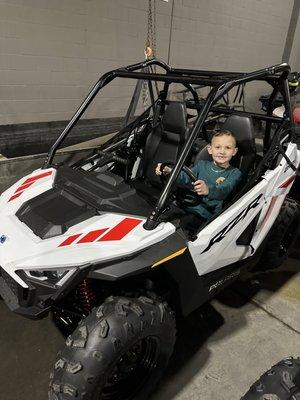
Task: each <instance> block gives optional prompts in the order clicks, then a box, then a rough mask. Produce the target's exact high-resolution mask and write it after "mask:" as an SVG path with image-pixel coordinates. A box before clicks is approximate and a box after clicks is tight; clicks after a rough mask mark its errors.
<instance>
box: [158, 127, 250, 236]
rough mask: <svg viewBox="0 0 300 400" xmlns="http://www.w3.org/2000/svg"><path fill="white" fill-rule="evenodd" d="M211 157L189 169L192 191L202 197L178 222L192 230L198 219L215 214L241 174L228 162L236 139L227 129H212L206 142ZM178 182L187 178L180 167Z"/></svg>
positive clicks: (234, 150) (167, 169)
mask: <svg viewBox="0 0 300 400" xmlns="http://www.w3.org/2000/svg"><path fill="white" fill-rule="evenodd" d="M207 150H208V153H209V154H210V155H211V156H212V161H203V160H201V161H199V162H198V163H197V164H196V165H195V166H194V167H193V168H192V171H193V172H194V174H195V175H196V176H197V178H198V179H197V180H196V181H195V182H192V184H193V186H194V190H195V192H196V193H197V194H198V195H199V196H202V201H201V203H200V204H199V205H197V206H194V207H187V208H186V210H187V211H188V212H189V213H190V214H186V215H184V216H183V217H182V218H181V226H182V227H183V228H184V229H187V230H188V231H190V232H192V233H195V232H196V231H197V229H198V228H199V226H200V225H201V223H203V222H205V221H206V220H208V219H210V218H211V217H212V216H213V215H215V214H218V213H219V212H220V211H221V209H222V205H223V200H225V199H226V197H227V196H228V195H229V194H230V193H231V192H232V190H233V189H234V188H235V187H236V185H237V184H238V182H239V181H240V179H241V177H242V173H241V171H240V170H239V169H238V168H234V167H232V166H231V165H230V160H231V158H232V157H233V156H234V155H235V154H236V153H237V151H238V149H237V147H236V140H235V137H234V135H233V134H232V133H231V132H229V131H225V130H224V131H220V132H215V133H214V134H213V136H212V139H211V143H210V144H209V145H208V146H207ZM160 165H161V164H157V167H156V169H155V173H156V175H161V171H160ZM170 172H171V168H169V167H165V168H164V170H163V174H164V175H168V174H170ZM177 182H178V183H179V184H188V183H190V182H191V180H190V178H189V177H188V176H187V174H186V173H185V172H183V171H181V172H180V174H179V176H178V179H177Z"/></svg>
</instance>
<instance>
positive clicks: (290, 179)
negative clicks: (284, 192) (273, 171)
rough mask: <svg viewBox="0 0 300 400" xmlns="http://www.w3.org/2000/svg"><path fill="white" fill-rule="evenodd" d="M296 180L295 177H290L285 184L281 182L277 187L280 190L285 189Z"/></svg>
mask: <svg viewBox="0 0 300 400" xmlns="http://www.w3.org/2000/svg"><path fill="white" fill-rule="evenodd" d="M295 178H296V175H292V176H290V177H289V179H287V180H286V181H285V182H283V183H282V184H281V185H280V186H279V187H280V188H287V187H288V186H289V185H290V184H291V183H292V182H294V180H295Z"/></svg>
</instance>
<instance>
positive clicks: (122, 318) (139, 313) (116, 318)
mask: <svg viewBox="0 0 300 400" xmlns="http://www.w3.org/2000/svg"><path fill="white" fill-rule="evenodd" d="M174 342H175V320H174V316H173V313H172V312H171V311H170V309H169V308H168V306H167V305H166V304H165V303H161V302H158V301H154V300H152V299H149V298H145V297H140V298H138V299H131V298H125V297H111V298H108V299H107V300H106V301H105V302H104V303H103V304H102V305H101V306H100V307H99V308H98V309H94V310H93V311H92V312H91V314H90V315H89V316H88V317H87V318H85V319H84V320H83V322H82V323H81V324H80V325H79V326H78V328H77V329H76V330H75V331H74V333H73V334H72V335H71V336H69V338H68V339H67V341H66V347H65V349H64V350H63V351H62V352H61V354H59V357H58V359H57V361H56V363H55V368H54V372H53V374H52V375H51V383H50V392H49V399H50V400H71V399H82V400H129V399H131V400H142V399H147V398H148V396H149V395H150V393H151V392H152V391H153V389H154V388H155V386H156V384H157V383H158V381H159V379H160V377H161V375H162V373H163V370H164V369H165V367H166V366H167V363H168V360H169V357H170V356H171V354H172V351H173V346H174Z"/></svg>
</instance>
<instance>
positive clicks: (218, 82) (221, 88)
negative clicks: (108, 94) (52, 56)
mask: <svg viewBox="0 0 300 400" xmlns="http://www.w3.org/2000/svg"><path fill="white" fill-rule="evenodd" d="M150 65H157V66H159V67H161V68H162V69H164V70H165V71H166V74H158V73H150V72H136V70H139V69H145V68H146V67H148V66H150ZM289 72H290V67H289V65H288V64H286V63H282V64H278V65H274V66H271V67H268V68H265V69H261V70H257V71H254V72H251V73H235V72H220V71H201V70H199V71H196V70H188V69H173V68H171V67H170V66H169V65H167V64H166V63H164V62H163V61H159V60H156V59H152V60H146V61H143V62H141V63H138V64H132V65H129V66H127V67H124V68H119V69H116V70H113V71H110V72H107V73H106V74H104V75H103V76H102V77H101V78H100V79H99V80H98V82H97V83H96V84H95V85H94V87H93V88H92V90H91V91H90V93H89V94H88V95H87V97H86V98H85V100H84V101H83V103H82V104H81V106H80V107H79V108H78V110H77V111H76V112H75V114H74V116H73V117H72V119H71V120H70V122H69V123H68V125H67V126H66V128H65V129H64V131H63V132H62V133H61V135H60V136H59V138H58V139H57V140H56V142H55V143H54V145H53V146H52V147H51V149H50V151H49V153H48V155H47V158H46V160H45V163H44V166H43V168H48V167H49V166H50V165H51V163H52V161H53V157H54V155H55V152H56V150H57V148H58V147H59V146H60V144H61V143H62V142H63V141H64V140H65V138H66V137H67V135H68V134H69V132H70V130H71V129H72V128H73V126H74V124H75V123H76V122H77V121H78V119H79V118H80V117H81V116H82V114H83V113H84V111H85V110H86V108H87V107H88V106H89V104H90V103H91V102H92V100H93V99H94V97H95V96H96V94H97V93H98V92H99V90H100V89H101V88H103V87H104V86H106V85H107V84H108V83H109V82H111V81H112V80H113V79H115V78H117V77H121V78H134V79H142V80H148V81H149V82H150V81H162V82H165V88H166V87H168V85H169V84H170V83H173V82H174V83H175V82H177V83H182V84H184V85H185V86H186V87H189V88H190V86H189V85H191V84H200V85H201V84H202V85H205V86H210V87H212V89H211V91H210V93H209V95H208V96H207V98H206V102H205V103H204V105H203V108H202V109H201V111H200V113H199V115H198V117H197V119H196V122H195V124H194V127H193V129H192V131H191V133H190V135H189V137H188V140H187V142H186V143H185V146H184V148H183V149H182V152H181V154H180V156H179V159H178V162H177V164H176V165H175V167H174V169H173V171H172V173H171V175H170V178H169V180H168V182H167V184H166V187H165V188H164V190H163V192H162V194H161V196H160V198H159V200H158V202H157V204H156V206H155V208H154V210H153V211H152V213H151V215H150V216H149V217H148V218H147V221H146V222H145V224H144V228H145V229H148V230H151V229H154V228H155V227H156V225H157V223H158V219H159V215H160V213H161V211H162V210H163V209H164V207H165V204H166V201H167V199H168V198H169V195H170V192H171V190H172V188H173V186H174V184H175V181H176V179H177V177H178V174H179V172H180V171H181V169H182V167H183V165H184V162H185V159H186V157H187V155H188V154H189V152H190V150H191V147H192V145H193V143H194V141H195V139H196V138H197V136H198V132H199V131H200V129H201V127H202V125H203V124H204V122H205V120H206V117H207V115H208V113H209V111H210V110H211V108H212V106H213V105H214V103H216V102H217V101H218V100H219V99H220V98H221V97H223V96H224V95H225V94H226V93H228V92H229V91H230V90H231V89H232V88H233V87H234V86H237V85H240V84H243V83H247V82H249V81H252V80H261V79H265V80H266V81H268V82H269V83H270V84H272V83H273V87H274V92H275V91H277V90H278V89H279V87H280V86H281V87H280V89H281V91H282V92H283V95H284V99H285V102H286V106H287V115H288V117H289V118H290V116H291V102H290V98H289V91H288V83H287V81H286V78H287V75H288V73H289ZM278 74H280V75H279V76H278ZM276 81H277V82H276ZM275 82H276V83H277V84H278V86H277V85H275V84H274V83H275ZM282 84H283V85H282ZM276 86H277V87H276ZM280 89H279V90H280ZM194 92H195V91H194ZM192 93H193V91H192ZM193 96H194V98H195V95H194V93H193ZM125 128H126V127H125ZM125 128H124V129H125Z"/></svg>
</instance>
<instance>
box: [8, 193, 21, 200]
mask: <svg viewBox="0 0 300 400" xmlns="http://www.w3.org/2000/svg"><path fill="white" fill-rule="evenodd" d="M22 193H23V192H18V193H16V194H14V195H13V196H11V198H10V199H9V200H8V202H10V201H12V200H14V199H16V198H17V197H19V196H21V194H22Z"/></svg>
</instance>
